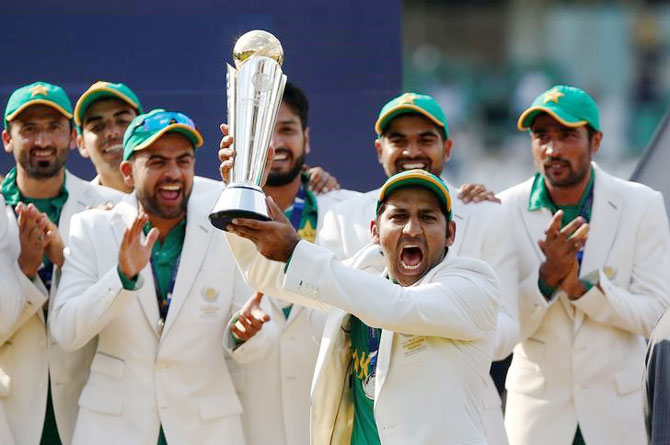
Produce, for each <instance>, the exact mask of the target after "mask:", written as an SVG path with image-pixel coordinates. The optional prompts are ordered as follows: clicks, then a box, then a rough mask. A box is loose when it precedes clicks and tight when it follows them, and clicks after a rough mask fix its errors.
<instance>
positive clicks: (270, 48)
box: [233, 29, 284, 69]
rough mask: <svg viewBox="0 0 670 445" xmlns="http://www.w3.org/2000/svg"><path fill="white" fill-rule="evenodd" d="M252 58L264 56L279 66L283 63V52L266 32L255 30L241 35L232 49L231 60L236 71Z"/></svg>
mask: <svg viewBox="0 0 670 445" xmlns="http://www.w3.org/2000/svg"><path fill="white" fill-rule="evenodd" d="M253 56H266V57H270V58H272V59H274V60H275V61H276V62H277V63H278V64H279V65H281V64H282V62H283V61H284V50H283V49H282V46H281V43H280V42H279V40H278V39H277V38H276V37H275V36H273V35H272V34H270V33H269V32H267V31H263V30H260V29H256V30H253V31H249V32H247V33H245V34H244V35H242V37H240V38H239V39H237V42H235V47H234V48H233V60H234V61H235V67H236V68H237V69H239V68H240V66H242V64H243V63H244V62H245V61H246V60H247V59H249V57H253Z"/></svg>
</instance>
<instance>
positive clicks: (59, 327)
mask: <svg viewBox="0 0 670 445" xmlns="http://www.w3.org/2000/svg"><path fill="white" fill-rule="evenodd" d="M214 192H215V193H210V194H201V195H199V196H197V197H193V196H192V197H191V199H190V200H189V203H188V207H187V224H186V237H185V240H184V246H183V250H182V254H181V260H180V262H179V270H178V272H177V278H176V283H175V288H174V292H173V294H172V303H171V305H170V309H169V312H168V316H167V319H166V321H165V327H164V329H163V332H162V335H159V333H158V330H157V326H158V321H159V312H158V303H157V299H156V291H155V286H154V279H153V274H152V271H151V265H150V264H147V266H146V267H145V268H144V269H143V270H142V272H141V273H140V277H139V280H138V286H137V288H136V289H135V290H132V291H128V290H124V289H123V285H122V284H121V280H120V278H119V274H118V271H117V265H118V251H119V246H120V243H121V240H122V237H123V232H124V229H125V228H126V227H128V226H129V225H130V224H131V223H132V222H133V221H134V219H135V218H136V216H137V212H138V204H137V200H136V197H135V194H131V195H128V196H127V197H126V198H125V199H124V200H123V201H121V202H120V203H119V204H118V205H117V206H116V207H114V209H113V210H111V211H99V210H92V211H89V212H86V213H83V214H81V215H77V216H75V217H74V218H73V220H72V229H71V231H70V245H69V246H68V249H67V252H66V258H67V260H66V262H65V266H64V268H63V275H62V279H61V285H60V287H59V289H58V295H57V297H56V302H55V304H54V307H53V310H52V314H51V318H52V323H51V332H52V334H53V336H54V338H56V340H57V341H58V342H59V343H60V344H61V346H62V347H63V348H65V349H68V350H76V349H77V348H80V347H82V346H83V345H85V344H86V343H87V342H89V341H90V340H91V339H92V338H94V337H95V336H98V346H97V350H96V353H95V358H94V359H93V362H92V364H91V367H90V369H91V372H90V376H89V378H88V381H87V382H86V386H85V387H84V390H83V392H82V394H81V397H80V399H79V405H80V409H79V415H78V417H77V423H76V426H75V432H74V437H73V440H72V442H73V443H74V444H91V443H95V444H117V443H124V444H126V443H127V444H153V443H155V442H156V440H157V438H158V433H159V427H160V426H161V425H162V427H163V430H164V432H165V436H166V439H167V441H168V443H171V444H186V443H198V444H212V443H221V442H222V441H225V443H229V444H242V443H244V439H243V433H242V427H241V423H240V413H241V411H242V408H241V406H240V402H239V400H238V398H237V396H236V394H235V390H234V388H233V384H232V381H231V379H230V375H229V374H228V370H227V368H226V364H225V360H224V353H223V351H224V349H223V344H222V341H223V334H224V329H225V326H226V322H227V321H228V319H229V317H230V313H231V310H236V309H238V308H239V306H240V305H241V304H242V303H243V302H244V301H246V300H247V299H248V298H249V296H250V295H251V290H250V289H249V288H248V287H246V286H245V285H244V283H243V281H242V279H241V278H240V277H239V274H238V273H237V271H236V268H235V263H234V262H233V259H232V257H231V255H230V251H229V250H228V248H227V246H226V243H225V240H224V238H223V235H222V233H221V232H220V231H218V230H217V229H215V228H214V227H213V226H212V225H211V224H210V223H209V221H208V220H207V214H208V213H209V211H210V210H211V208H212V206H213V204H214V200H215V199H216V197H217V194H218V190H214ZM262 339H263V336H262V335H259V336H257V337H256V338H254V339H253V340H251V341H249V342H247V344H246V345H245V346H244V347H252V345H254V344H255V343H256V344H258V345H262ZM254 342H255V343H254Z"/></svg>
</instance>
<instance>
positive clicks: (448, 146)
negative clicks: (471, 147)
mask: <svg viewBox="0 0 670 445" xmlns="http://www.w3.org/2000/svg"><path fill="white" fill-rule="evenodd" d="M453 144H454V142H453V141H452V140H451V139H445V141H444V161H443V162H449V159H451V146H452V145H453Z"/></svg>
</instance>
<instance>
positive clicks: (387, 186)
mask: <svg viewBox="0 0 670 445" xmlns="http://www.w3.org/2000/svg"><path fill="white" fill-rule="evenodd" d="M407 187H423V188H425V189H427V190H429V191H431V192H433V193H434V194H435V196H437V199H438V200H439V201H440V204H442V209H441V210H442V211H443V212H444V214H445V215H447V221H451V196H450V195H449V188H447V185H446V184H445V183H444V181H442V179H441V178H439V177H438V176H435V175H434V174H432V173H430V172H427V171H426V170H422V169H420V168H416V169H413V170H405V171H404V172H401V173H397V174H395V175H393V176H391V177H390V178H388V179H387V180H386V182H385V183H384V185H383V186H382V188H381V190H380V191H379V198H377V210H376V213H377V214H379V208H380V207H381V205H382V203H383V202H384V201H385V200H386V199H387V198H388V197H389V196H390V195H391V194H392V193H393V192H394V191H396V190H399V189H402V188H407Z"/></svg>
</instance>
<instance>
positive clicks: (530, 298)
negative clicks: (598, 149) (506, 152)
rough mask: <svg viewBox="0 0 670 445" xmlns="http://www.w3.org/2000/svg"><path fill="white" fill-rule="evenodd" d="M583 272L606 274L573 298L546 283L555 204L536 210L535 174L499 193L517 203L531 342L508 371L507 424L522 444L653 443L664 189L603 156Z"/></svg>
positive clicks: (669, 262) (664, 285)
mask: <svg viewBox="0 0 670 445" xmlns="http://www.w3.org/2000/svg"><path fill="white" fill-rule="evenodd" d="M594 166H595V183H594V192H593V193H594V194H593V207H592V211H591V221H590V230H589V234H588V240H587V242H586V246H585V250H584V257H583V261H582V266H581V272H580V275H581V277H587V278H588V279H590V280H591V281H599V283H600V285H599V287H598V286H593V287H592V288H591V290H589V291H588V292H587V293H586V294H585V295H584V296H582V297H581V298H579V299H577V300H575V301H570V300H569V299H568V298H567V296H566V295H565V292H563V291H560V290H559V291H557V292H556V293H555V294H554V295H553V296H552V300H551V301H550V302H547V301H546V299H545V298H544V296H543V295H542V294H541V293H540V291H539V289H538V285H537V282H538V271H539V267H540V264H541V262H543V261H544V255H543V254H542V252H541V250H540V249H539V247H538V244H537V240H539V239H543V238H544V230H545V229H546V227H547V226H548V224H549V220H550V219H551V212H550V211H549V210H548V209H541V210H538V211H533V212H529V211H528V199H529V195H530V190H531V186H532V183H533V178H531V179H529V180H528V181H525V182H523V183H521V184H519V185H517V186H515V187H512V188H510V189H508V190H506V191H505V192H503V193H502V194H501V195H500V196H501V198H502V200H503V203H504V205H505V206H508V207H509V208H510V210H511V211H512V217H513V224H512V227H513V236H514V242H515V245H516V246H517V251H518V254H519V268H520V278H519V279H520V284H519V298H520V300H519V305H520V319H521V331H522V339H523V341H522V343H520V344H519V345H518V346H517V347H516V348H515V349H514V359H513V361H512V365H511V367H510V370H509V373H508V375H507V382H506V387H507V390H508V392H507V406H506V411H505V426H506V428H507V434H508V436H509V439H510V443H512V444H513V445H525V444H528V445H530V444H533V445H534V444H538V443H542V444H546V445H553V444H556V445H562V444H569V443H571V442H572V439H573V437H574V434H575V430H576V428H577V424H579V427H580V429H581V431H582V435H583V436H584V440H585V441H586V443H587V444H589V445H605V444H607V445H616V444H621V445H630V444H641V443H644V442H645V437H646V436H645V430H644V423H643V418H642V408H641V407H642V397H641V392H640V390H641V382H642V374H643V368H644V355H645V350H646V348H645V339H644V337H646V336H648V335H649V334H650V332H651V330H652V328H653V326H654V325H655V323H656V321H657V320H658V318H659V317H660V316H661V314H662V313H663V312H664V310H665V308H666V307H668V304H669V298H670V282H669V278H668V271H669V270H670V258H669V255H670V234H669V232H668V221H667V217H666V213H665V208H664V205H663V197H662V196H661V194H660V193H658V192H656V191H653V190H651V189H650V188H648V187H646V186H644V185H641V184H636V183H633V182H628V181H623V180H621V179H618V178H615V177H613V176H611V175H609V174H607V173H606V172H604V171H603V170H602V169H600V168H598V167H597V166H596V165H595V164H594Z"/></svg>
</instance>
